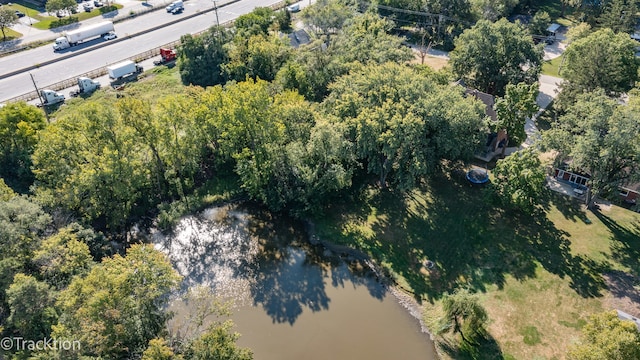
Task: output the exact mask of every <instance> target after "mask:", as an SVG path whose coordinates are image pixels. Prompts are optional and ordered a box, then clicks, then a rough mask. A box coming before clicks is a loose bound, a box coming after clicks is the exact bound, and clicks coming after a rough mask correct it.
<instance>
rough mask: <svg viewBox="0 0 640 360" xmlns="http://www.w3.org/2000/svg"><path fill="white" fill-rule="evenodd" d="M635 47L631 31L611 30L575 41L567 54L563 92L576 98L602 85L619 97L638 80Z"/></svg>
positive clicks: (563, 74) (597, 32) (607, 91)
mask: <svg viewBox="0 0 640 360" xmlns="http://www.w3.org/2000/svg"><path fill="white" fill-rule="evenodd" d="M635 48H636V44H635V41H634V40H632V39H631V38H629V35H628V34H623V33H621V34H615V33H614V32H613V31H612V30H611V29H601V30H598V31H596V32H594V33H592V34H590V35H589V36H586V37H583V38H580V39H577V40H575V41H573V42H572V43H571V45H570V46H569V47H568V48H567V50H566V51H565V53H564V66H563V67H562V74H561V75H562V77H563V78H564V79H565V82H564V83H563V84H562V93H563V95H564V96H570V97H569V99H573V98H574V96H575V94H578V93H582V92H591V91H594V90H595V89H597V88H601V89H603V90H604V91H605V92H606V93H607V94H609V95H612V96H616V95H618V94H620V93H623V92H626V91H628V90H630V89H631V88H633V86H634V83H635V81H636V80H637V79H638V61H637V59H636V57H635ZM572 94H573V95H572ZM565 102H567V103H569V104H570V103H571V102H572V100H567V101H565Z"/></svg>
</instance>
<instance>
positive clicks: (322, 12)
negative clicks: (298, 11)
mask: <svg viewBox="0 0 640 360" xmlns="http://www.w3.org/2000/svg"><path fill="white" fill-rule="evenodd" d="M352 16H353V11H351V10H350V9H349V8H348V7H347V6H345V5H344V4H343V3H342V2H341V1H339V0H319V1H316V2H315V3H314V4H313V5H312V6H308V7H306V8H304V10H302V19H303V20H304V22H305V24H306V25H308V26H310V27H311V28H312V29H314V30H315V32H316V34H317V35H326V36H327V37H328V36H329V35H330V34H331V33H335V32H337V31H338V30H339V29H340V28H342V25H343V24H344V22H345V21H347V19H349V18H350V17H352Z"/></svg>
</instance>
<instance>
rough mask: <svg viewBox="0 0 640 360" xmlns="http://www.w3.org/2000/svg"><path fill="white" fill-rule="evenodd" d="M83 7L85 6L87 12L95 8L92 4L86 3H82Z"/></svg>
mask: <svg viewBox="0 0 640 360" xmlns="http://www.w3.org/2000/svg"><path fill="white" fill-rule="evenodd" d="M82 8H84V11H86V12H91V10H93V6H91V4H84V5H82Z"/></svg>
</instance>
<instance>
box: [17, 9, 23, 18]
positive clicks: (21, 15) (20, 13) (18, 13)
mask: <svg viewBox="0 0 640 360" xmlns="http://www.w3.org/2000/svg"><path fill="white" fill-rule="evenodd" d="M16 16H17V17H19V18H21V17H24V16H25V15H24V13H23V12H22V11H20V10H16Z"/></svg>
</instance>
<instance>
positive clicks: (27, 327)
mask: <svg viewBox="0 0 640 360" xmlns="http://www.w3.org/2000/svg"><path fill="white" fill-rule="evenodd" d="M7 303H8V304H9V308H10V309H11V313H10V315H9V318H8V319H7V323H8V325H9V326H10V327H11V328H12V329H14V330H15V331H17V332H18V333H19V334H20V335H21V336H22V337H23V338H24V339H26V340H33V341H38V340H42V339H44V338H46V337H48V336H49V334H50V333H51V326H52V325H54V324H55V323H56V321H57V318H58V316H57V313H56V310H55V308H54V305H55V297H54V293H53V289H51V287H50V286H49V285H47V284H46V283H44V282H41V281H38V280H37V279H36V278H34V277H33V276H30V275H25V274H22V273H19V274H16V276H15V277H14V278H13V283H12V284H11V286H9V288H8V289H7Z"/></svg>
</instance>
